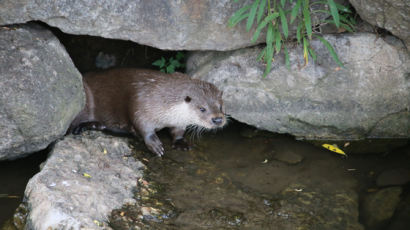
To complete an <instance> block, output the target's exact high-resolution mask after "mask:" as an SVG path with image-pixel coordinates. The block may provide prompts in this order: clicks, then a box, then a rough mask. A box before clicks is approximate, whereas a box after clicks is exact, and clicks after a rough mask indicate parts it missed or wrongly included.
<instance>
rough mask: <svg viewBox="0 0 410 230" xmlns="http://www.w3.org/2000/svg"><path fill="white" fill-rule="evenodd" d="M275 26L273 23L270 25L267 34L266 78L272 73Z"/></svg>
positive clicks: (264, 75) (264, 74)
mask: <svg viewBox="0 0 410 230" xmlns="http://www.w3.org/2000/svg"><path fill="white" fill-rule="evenodd" d="M273 35H274V34H273V26H272V23H269V25H268V32H267V33H266V55H265V57H266V58H265V61H266V69H265V72H264V73H263V77H266V75H268V73H269V72H270V69H271V67H272V58H273V44H272V43H273Z"/></svg>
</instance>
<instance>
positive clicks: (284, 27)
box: [279, 7, 289, 38]
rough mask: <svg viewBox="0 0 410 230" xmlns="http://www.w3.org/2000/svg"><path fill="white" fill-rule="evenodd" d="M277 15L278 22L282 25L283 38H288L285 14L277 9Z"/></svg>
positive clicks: (280, 9)
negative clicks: (278, 16) (278, 17)
mask: <svg viewBox="0 0 410 230" xmlns="http://www.w3.org/2000/svg"><path fill="white" fill-rule="evenodd" d="M279 15H280V22H281V25H282V31H283V36H285V38H288V33H289V31H288V22H287V20H286V16H285V12H283V10H282V8H281V7H279Z"/></svg>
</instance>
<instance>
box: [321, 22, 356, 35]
mask: <svg viewBox="0 0 410 230" xmlns="http://www.w3.org/2000/svg"><path fill="white" fill-rule="evenodd" d="M323 22H327V23H331V24H335V22H334V21H332V20H324V21H323ZM340 27H342V28H343V29H345V30H346V31H348V32H350V33H353V32H354V31H353V27H352V26H350V25H348V24H345V23H340Z"/></svg>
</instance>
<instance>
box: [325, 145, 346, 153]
mask: <svg viewBox="0 0 410 230" xmlns="http://www.w3.org/2000/svg"><path fill="white" fill-rule="evenodd" d="M322 147H323V148H325V149H328V150H330V151H332V152H335V153H337V154H340V155H343V156H347V155H346V153H345V152H343V150H341V149H339V148H338V147H336V146H334V145H330V144H323V145H322Z"/></svg>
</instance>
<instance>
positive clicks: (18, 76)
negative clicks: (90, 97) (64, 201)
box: [0, 24, 85, 160]
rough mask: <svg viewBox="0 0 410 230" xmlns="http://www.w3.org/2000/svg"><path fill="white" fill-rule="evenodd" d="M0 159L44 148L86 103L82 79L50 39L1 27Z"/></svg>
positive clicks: (35, 31)
mask: <svg viewBox="0 0 410 230" xmlns="http://www.w3.org/2000/svg"><path fill="white" fill-rule="evenodd" d="M0 92H1V94H0V160H4V159H15V158H19V157H23V156H25V155H27V154H29V153H32V152H36V151H39V150H42V149H45V148H46V147H47V146H48V145H49V144H50V143H51V142H53V141H55V140H56V139H58V138H60V137H62V136H63V135H64V134H65V132H66V130H67V128H68V126H69V125H70V123H71V121H72V120H73V119H74V117H75V116H76V115H77V113H78V112H79V111H80V110H81V109H82V107H83V106H84V103H85V96H84V92H83V86H82V80H81V74H80V73H79V72H78V71H77V69H76V68H75V66H74V64H73V63H72V61H71V59H70V57H69V56H68V54H67V52H66V50H65V49H64V47H63V46H62V45H61V44H60V42H59V41H58V39H57V38H56V37H54V36H53V34H52V33H51V32H50V31H48V30H46V29H44V28H42V27H40V26H38V25H35V24H29V25H20V26H13V27H0Z"/></svg>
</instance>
